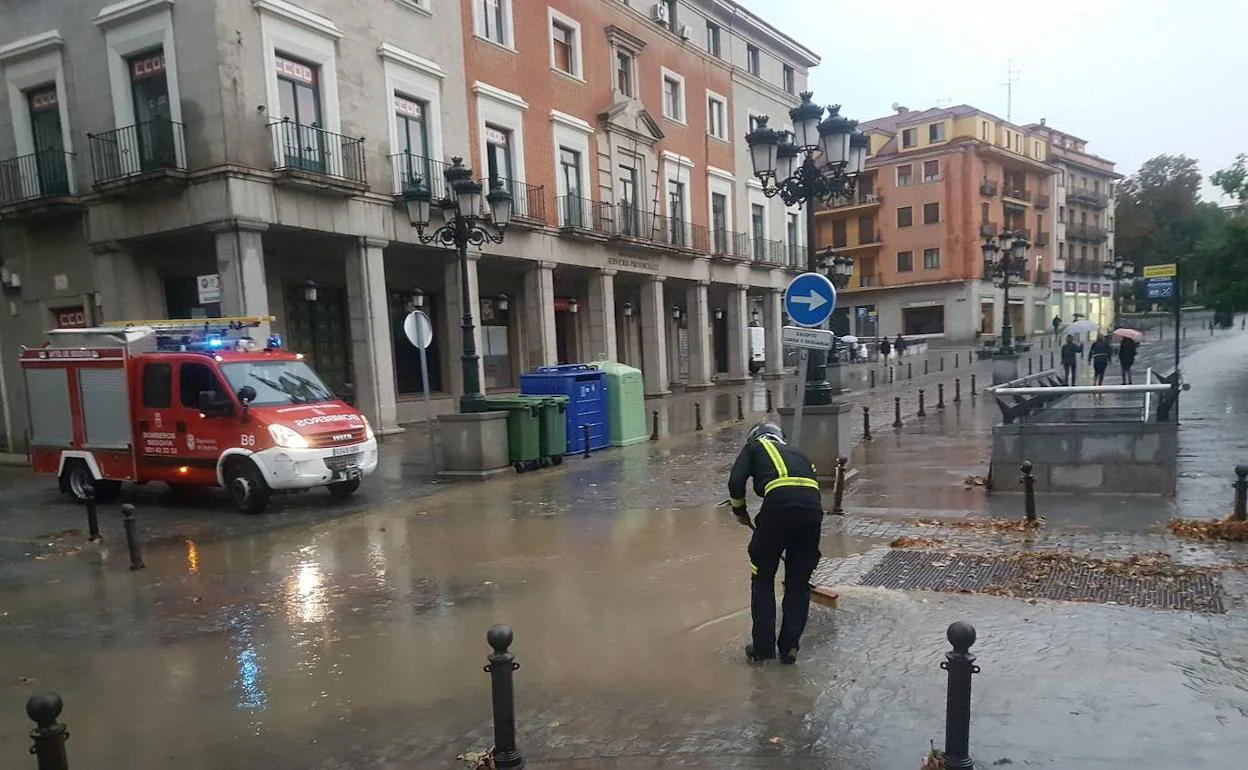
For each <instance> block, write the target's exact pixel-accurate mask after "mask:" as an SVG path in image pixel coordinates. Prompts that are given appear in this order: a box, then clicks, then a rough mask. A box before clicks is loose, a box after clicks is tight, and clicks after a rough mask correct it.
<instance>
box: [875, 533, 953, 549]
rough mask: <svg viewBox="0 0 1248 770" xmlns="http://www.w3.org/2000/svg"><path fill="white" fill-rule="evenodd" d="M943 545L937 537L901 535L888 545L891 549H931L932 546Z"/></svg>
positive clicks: (942, 541) (943, 542)
mask: <svg viewBox="0 0 1248 770" xmlns="http://www.w3.org/2000/svg"><path fill="white" fill-rule="evenodd" d="M944 544H945V541H944V540H941V539H940V538H938V537H911V536H910V535H902V536H901V537H898V538H896V539H895V540H893V542H891V543H889V544H888V545H889V547H891V548H931V547H933V546H938V545H944Z"/></svg>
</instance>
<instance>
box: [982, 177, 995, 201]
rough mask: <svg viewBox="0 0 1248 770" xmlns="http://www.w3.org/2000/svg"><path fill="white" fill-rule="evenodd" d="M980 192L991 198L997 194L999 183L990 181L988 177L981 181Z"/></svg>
mask: <svg viewBox="0 0 1248 770" xmlns="http://www.w3.org/2000/svg"><path fill="white" fill-rule="evenodd" d="M979 194H980V195H983V196H984V197H987V198H991V197H993V196H994V195H996V194H997V183H996V182H990V181H988V180H987V179H985V180H984V181H982V182H980V183H979Z"/></svg>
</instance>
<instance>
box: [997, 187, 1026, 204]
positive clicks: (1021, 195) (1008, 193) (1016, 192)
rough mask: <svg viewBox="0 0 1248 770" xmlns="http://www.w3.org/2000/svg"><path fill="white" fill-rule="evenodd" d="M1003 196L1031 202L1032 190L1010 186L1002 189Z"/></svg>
mask: <svg viewBox="0 0 1248 770" xmlns="http://www.w3.org/2000/svg"><path fill="white" fill-rule="evenodd" d="M1001 197H1002V198H1011V199H1013V200H1016V201H1026V202H1027V203H1030V202H1031V190H1024V189H1022V188H1015V189H1010V188H1009V187H1007V188H1005V190H1004V191H1002V193H1001Z"/></svg>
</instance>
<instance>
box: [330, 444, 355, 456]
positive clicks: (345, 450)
mask: <svg viewBox="0 0 1248 770" xmlns="http://www.w3.org/2000/svg"><path fill="white" fill-rule="evenodd" d="M358 451H360V448H359V447H357V446H354V445H352V446H336V447H334V451H333V456H334V457H342V456H343V455H353V454H355V453H356V452H358Z"/></svg>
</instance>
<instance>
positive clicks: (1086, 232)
mask: <svg viewBox="0 0 1248 770" xmlns="http://www.w3.org/2000/svg"><path fill="white" fill-rule="evenodd" d="M1066 238H1067V239H1071V238H1077V239H1079V240H1083V241H1091V242H1093V243H1100V242H1101V241H1104V240H1107V239H1108V238H1109V231H1108V230H1106V229H1105V228H1104V227H1100V226H1098V225H1090V224H1087V223H1085V222H1071V223H1069V224H1067V225H1066Z"/></svg>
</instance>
